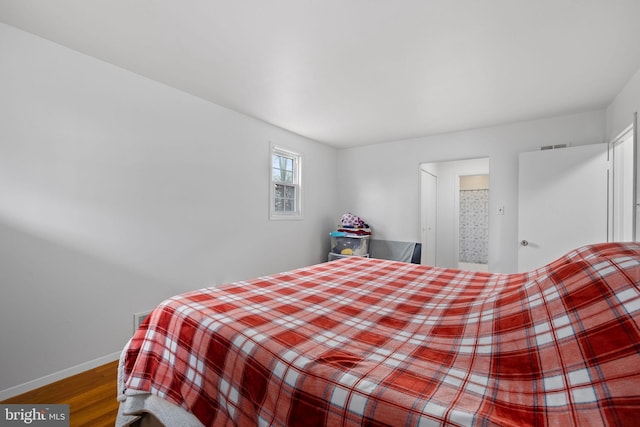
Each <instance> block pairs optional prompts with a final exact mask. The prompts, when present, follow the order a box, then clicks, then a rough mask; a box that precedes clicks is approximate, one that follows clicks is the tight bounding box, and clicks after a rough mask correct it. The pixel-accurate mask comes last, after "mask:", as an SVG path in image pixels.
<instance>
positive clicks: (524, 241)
mask: <svg viewBox="0 0 640 427" xmlns="http://www.w3.org/2000/svg"><path fill="white" fill-rule="evenodd" d="M520 245H521V246H528V245H529V242H528V241H527V240H522V241H521V242H520Z"/></svg>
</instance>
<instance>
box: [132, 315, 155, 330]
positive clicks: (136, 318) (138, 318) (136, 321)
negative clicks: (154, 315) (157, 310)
mask: <svg viewBox="0 0 640 427" xmlns="http://www.w3.org/2000/svg"><path fill="white" fill-rule="evenodd" d="M149 313H151V311H141V312H139V313H134V314H133V333H135V332H136V331H137V330H138V328H139V327H140V325H142V322H144V319H146V318H147V316H148V315H149Z"/></svg>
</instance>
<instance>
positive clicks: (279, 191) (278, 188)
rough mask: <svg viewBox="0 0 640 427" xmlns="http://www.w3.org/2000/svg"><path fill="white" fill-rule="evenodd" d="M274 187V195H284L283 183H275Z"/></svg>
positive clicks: (280, 196)
mask: <svg viewBox="0 0 640 427" xmlns="http://www.w3.org/2000/svg"><path fill="white" fill-rule="evenodd" d="M275 188H276V190H275V191H276V193H275V196H276V197H279V198H282V197H284V185H281V184H276V187H275Z"/></svg>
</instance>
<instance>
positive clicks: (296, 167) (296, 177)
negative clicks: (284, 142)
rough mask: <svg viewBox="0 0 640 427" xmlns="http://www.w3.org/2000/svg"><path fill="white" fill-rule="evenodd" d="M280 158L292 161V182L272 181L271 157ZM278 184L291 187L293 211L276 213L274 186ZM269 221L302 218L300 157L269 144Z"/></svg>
mask: <svg viewBox="0 0 640 427" xmlns="http://www.w3.org/2000/svg"><path fill="white" fill-rule="evenodd" d="M274 155H277V156H282V157H286V158H289V159H292V160H293V170H292V172H293V182H282V181H277V180H275V179H274V173H273V156H274ZM278 184H282V185H288V186H293V187H294V188H295V200H294V210H293V211H276V186H277V185H278ZM269 219H272V220H282V219H285V220H286V219H303V216H302V155H301V154H300V153H296V152H294V151H291V150H289V149H286V148H283V147H280V146H277V145H275V144H273V143H272V144H271V149H270V150H269Z"/></svg>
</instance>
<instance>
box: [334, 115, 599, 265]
mask: <svg viewBox="0 0 640 427" xmlns="http://www.w3.org/2000/svg"><path fill="white" fill-rule="evenodd" d="M604 141H605V112H604V110H598V111H590V112H585V113H581V114H573V115H568V116H562V117H553V118H549V119H542V120H532V121H526V122H520V123H513V124H509V125H504V126H496V127H490V128H483V129H474V130H470V131H465V132H457V133H450V134H443V135H433V136H427V137H422V138H416V139H411V140H404V141H395V142H389V143H384V144H376V145H370V146H365V147H356V148H350V149H344V150H341V151H340V153H339V156H338V180H339V183H340V188H341V191H340V193H339V196H340V197H339V208H340V210H341V211H351V212H353V213H356V214H357V215H359V216H361V217H363V218H364V219H365V220H366V221H367V222H368V223H369V225H371V227H373V231H374V234H375V237H376V238H379V239H389V240H401V241H420V240H419V239H420V215H419V212H420V188H419V187H420V174H419V164H420V163H423V162H437V161H449V160H459V159H470V158H479V157H489V158H490V186H491V190H490V195H489V198H490V202H489V212H490V213H491V215H490V218H489V268H490V269H491V270H492V271H500V272H513V271H517V245H518V236H517V233H518V222H517V218H518V217H517V214H518V212H517V209H518V207H517V202H518V153H520V152H522V151H531V150H538V149H540V146H542V145H549V144H563V143H567V144H572V145H582V144H594V143H598V142H604ZM498 206H504V207H505V214H504V215H502V216H499V215H496V214H495V212H496V209H497V207H498Z"/></svg>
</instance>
